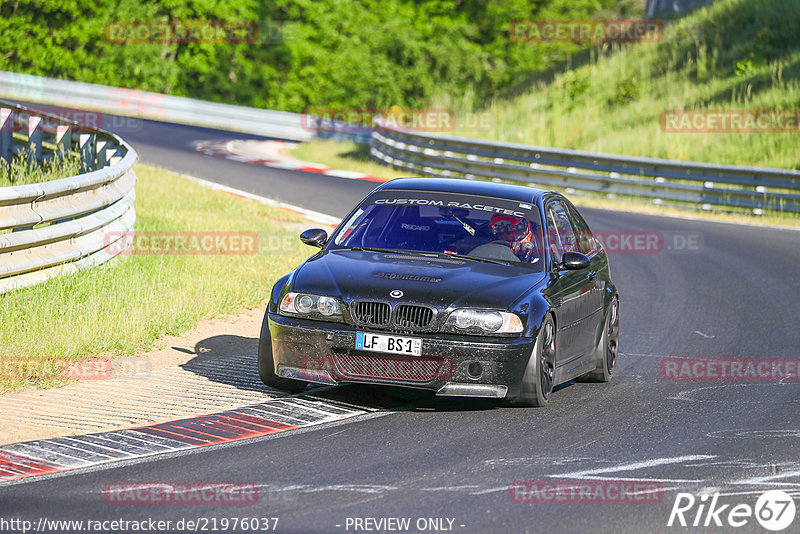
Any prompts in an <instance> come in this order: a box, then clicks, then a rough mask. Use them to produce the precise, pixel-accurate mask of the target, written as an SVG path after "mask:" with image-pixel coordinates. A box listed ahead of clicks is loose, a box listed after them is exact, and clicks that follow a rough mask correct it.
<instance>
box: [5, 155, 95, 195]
mask: <svg viewBox="0 0 800 534" xmlns="http://www.w3.org/2000/svg"><path fill="white" fill-rule="evenodd" d="M81 169H82V165H81V160H80V156H79V155H77V154H72V155H70V156H69V157H65V158H59V159H48V160H46V161H45V162H44V163H42V164H41V165H38V164H34V163H33V158H32V157H31V153H30V152H29V151H22V152H19V153H17V154H16V155H15V156H14V157H13V158H12V159H11V161H10V162H8V161H6V160H5V159H2V158H0V187H5V186H9V185H25V184H35V183H38V182H47V181H50V180H57V179H58V178H66V177H68V176H75V175H76V174H80V173H81Z"/></svg>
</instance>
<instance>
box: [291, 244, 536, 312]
mask: <svg viewBox="0 0 800 534" xmlns="http://www.w3.org/2000/svg"><path fill="white" fill-rule="evenodd" d="M544 277H545V275H544V273H542V272H537V271H534V270H531V269H530V268H527V267H515V266H512V265H498V264H493V263H484V262H477V261H470V260H461V259H456V258H435V257H424V256H412V255H406V254H391V253H380V252H366V251H354V250H334V251H328V252H324V253H320V254H319V255H317V256H314V257H312V258H310V259H309V260H308V261H306V262H305V263H304V264H303V265H301V266H300V267H299V268H298V269H297V271H296V272H295V275H294V277H293V281H292V291H303V292H308V293H317V294H323V295H331V296H341V297H342V298H344V299H345V300H348V301H349V300H354V299H377V300H391V299H390V296H389V293H390V292H391V291H393V290H400V291H402V292H403V296H402V297H401V298H400V299H398V300H399V301H402V302H413V303H426V304H431V305H434V306H436V307H437V308H439V309H441V310H444V309H447V308H448V307H450V306H473V307H480V308H500V309H504V308H505V309H508V308H510V307H511V305H512V304H513V303H514V302H515V301H516V300H517V299H518V298H519V297H520V296H522V295H523V294H524V293H525V292H526V291H528V290H529V289H530V288H532V287H533V286H535V285H536V284H538V283H539V282H540V281H541V280H542V279H543V278H544Z"/></svg>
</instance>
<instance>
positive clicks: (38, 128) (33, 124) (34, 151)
mask: <svg viewBox="0 0 800 534" xmlns="http://www.w3.org/2000/svg"><path fill="white" fill-rule="evenodd" d="M43 134H44V128H42V118H41V117H38V116H36V115H28V148H30V151H31V156H32V157H33V159H34V160H35V161H36V162H38V163H41V161H42V136H43Z"/></svg>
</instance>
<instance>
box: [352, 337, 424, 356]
mask: <svg viewBox="0 0 800 534" xmlns="http://www.w3.org/2000/svg"><path fill="white" fill-rule="evenodd" d="M356 349H357V350H369V351H372V352H386V353H389V354H406V355H410V356H420V355H422V340H421V339H418V338H413V337H400V336H384V335H381V334H366V333H364V332H358V333H357V334H356Z"/></svg>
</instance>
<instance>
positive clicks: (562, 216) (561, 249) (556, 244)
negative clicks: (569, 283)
mask: <svg viewBox="0 0 800 534" xmlns="http://www.w3.org/2000/svg"><path fill="white" fill-rule="evenodd" d="M546 216H547V237H548V239H549V244H550V254H551V256H552V257H553V261H556V262H558V261H561V256H562V255H563V254H564V253H565V252H570V251H575V250H577V249H578V243H577V239H576V238H575V230H574V229H573V227H572V223H570V220H569V216H568V215H567V212H566V210H565V208H564V205H563V204H562V203H561V202H560V201H558V200H553V201H551V202H549V203H548V204H547V211H546Z"/></svg>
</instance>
